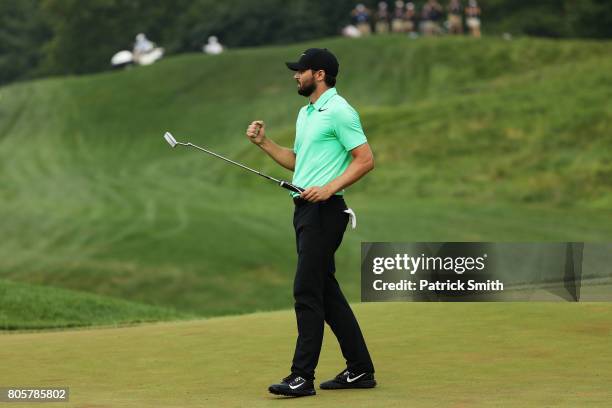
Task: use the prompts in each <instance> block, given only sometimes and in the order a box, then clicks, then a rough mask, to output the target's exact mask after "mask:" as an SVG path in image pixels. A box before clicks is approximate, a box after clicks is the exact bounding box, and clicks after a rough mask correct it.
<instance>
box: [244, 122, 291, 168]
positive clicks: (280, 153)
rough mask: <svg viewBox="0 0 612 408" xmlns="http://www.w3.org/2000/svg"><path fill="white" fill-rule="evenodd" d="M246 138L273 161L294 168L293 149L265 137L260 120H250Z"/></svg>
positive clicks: (263, 126) (263, 125)
mask: <svg viewBox="0 0 612 408" xmlns="http://www.w3.org/2000/svg"><path fill="white" fill-rule="evenodd" d="M246 136H247V138H248V139H249V140H250V141H251V142H252V143H253V144H255V145H257V146H259V147H260V148H261V150H263V151H264V152H266V153H267V154H268V156H270V157H272V158H273V159H274V161H275V162H277V163H278V164H280V165H281V166H283V167H284V168H286V169H288V170H291V171H294V169H295V153H294V152H293V149H288V148H286V147H282V146H279V145H277V144H276V143H274V141H273V140H271V139H268V138H267V137H266V128H265V124H264V122H263V121H261V120H256V121H254V122H251V124H250V125H249V127H248V128H247V131H246Z"/></svg>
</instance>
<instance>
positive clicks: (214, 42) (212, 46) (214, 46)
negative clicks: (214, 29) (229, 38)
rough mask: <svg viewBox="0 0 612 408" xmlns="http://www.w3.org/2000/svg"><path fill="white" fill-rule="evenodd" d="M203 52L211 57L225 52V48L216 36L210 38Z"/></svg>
mask: <svg viewBox="0 0 612 408" xmlns="http://www.w3.org/2000/svg"><path fill="white" fill-rule="evenodd" d="M202 50H203V51H204V52H205V53H206V54H209V55H217V54H221V53H222V52H223V46H222V45H221V44H220V43H219V40H218V39H217V37H215V36H214V35H211V36H210V37H208V43H207V44H206V45H204V47H202Z"/></svg>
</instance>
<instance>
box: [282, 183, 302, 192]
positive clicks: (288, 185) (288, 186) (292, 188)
mask: <svg viewBox="0 0 612 408" xmlns="http://www.w3.org/2000/svg"><path fill="white" fill-rule="evenodd" d="M280 186H281V187H282V188H286V189H287V190H289V191H293V192H294V193H301V192H303V191H304V189H303V188H301V187H298V186H294V185H293V184H291V183H289V182H288V181H281V182H280Z"/></svg>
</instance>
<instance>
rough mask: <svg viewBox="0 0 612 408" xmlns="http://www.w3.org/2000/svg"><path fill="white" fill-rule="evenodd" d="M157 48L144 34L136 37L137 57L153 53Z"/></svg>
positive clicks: (135, 48) (135, 49)
mask: <svg viewBox="0 0 612 408" xmlns="http://www.w3.org/2000/svg"><path fill="white" fill-rule="evenodd" d="M153 48H155V45H154V44H153V43H152V42H151V41H149V40H148V39H147V36H146V35H144V33H139V34H137V35H136V42H135V43H134V55H135V56H136V57H138V56H140V55H143V54H146V53H148V52H151V51H152V50H153Z"/></svg>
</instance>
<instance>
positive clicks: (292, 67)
mask: <svg viewBox="0 0 612 408" xmlns="http://www.w3.org/2000/svg"><path fill="white" fill-rule="evenodd" d="M285 64H286V65H287V68H289V69H290V70H292V71H304V70H306V69H308V68H306V67H305V66H304V65H302V64H300V63H299V62H285Z"/></svg>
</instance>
